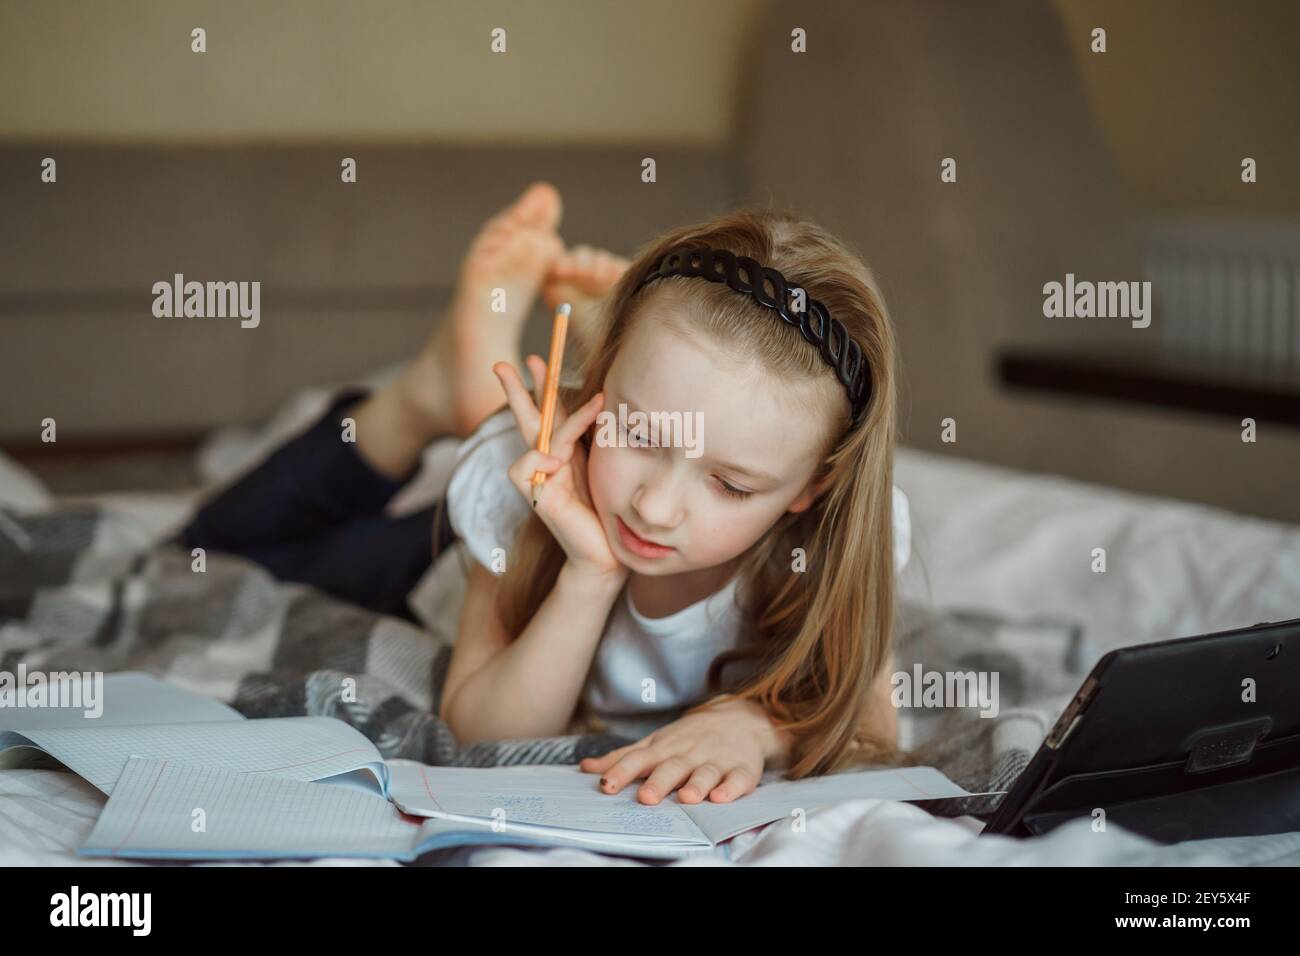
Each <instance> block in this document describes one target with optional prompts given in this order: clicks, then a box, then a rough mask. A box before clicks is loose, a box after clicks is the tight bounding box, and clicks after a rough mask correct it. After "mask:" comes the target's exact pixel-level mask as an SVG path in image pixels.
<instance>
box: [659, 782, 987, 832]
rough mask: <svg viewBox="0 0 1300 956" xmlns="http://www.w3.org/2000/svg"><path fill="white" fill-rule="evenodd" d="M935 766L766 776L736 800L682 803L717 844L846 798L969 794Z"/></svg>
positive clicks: (902, 797)
mask: <svg viewBox="0 0 1300 956" xmlns="http://www.w3.org/2000/svg"><path fill="white" fill-rule="evenodd" d="M969 796H973V794H971V793H969V792H968V791H966V790H963V789H962V788H961V787H959V786H957V784H955V783H953V782H952V781H951V780H949V779H948V778H947V777H946V776H944V775H943V774H942V773H940V772H939V771H938V770H936V769H935V768H934V767H888V768H882V769H880V770H859V771H854V772H851V773H834V774H827V775H825V776H821V777H805V778H804V779H802V780H784V779H781V778H780V776H779V774H771V773H770V772H769V775H765V778H764V781H763V783H761V784H760V785H759V786H758V787H756V788H755V789H754V791H753V792H752V793H749V794H747V795H745V796H744V797H741V798H740V799H739V800H734V801H732V802H731V803H707V802H706V803H695V804H683V805H682V810H683V811H684V812H685V813H686V815H687V816H689V817H690V818H691V819H692V820H694V821H695V823H696V824H698V825H699V828H700V830H701V831H703V832H704V834H705V835H706V836H707V837H708V838H709V839H710V840H712V841H713V842H714V843H719V842H721V841H723V840H726V839H729V838H730V837H733V836H735V835H736V834H737V833H744V832H745V831H746V830H751V829H753V828H754V827H761V826H763V825H764V824H767V823H771V822H772V821H774V820H780V819H783V818H790V817H792V815H793V814H794V812H795V811H796V810H798V809H802V810H805V811H812V810H815V809H817V808H819V807H826V806H830V805H831V804H834V803H843V802H844V801H846V800H863V799H877V800H903V801H909V800H937V799H943V798H947V797H969Z"/></svg>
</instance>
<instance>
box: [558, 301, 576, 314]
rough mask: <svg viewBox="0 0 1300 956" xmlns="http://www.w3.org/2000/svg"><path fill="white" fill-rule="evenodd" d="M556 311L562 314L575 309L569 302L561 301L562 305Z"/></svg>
mask: <svg viewBox="0 0 1300 956" xmlns="http://www.w3.org/2000/svg"><path fill="white" fill-rule="evenodd" d="M555 311H556V312H558V313H560V315H568V314H569V313H570V312H572V311H573V306H571V305H569V303H567V302H561V303H560V307H559V308H558V309H556V310H555Z"/></svg>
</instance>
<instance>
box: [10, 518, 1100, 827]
mask: <svg viewBox="0 0 1300 956" xmlns="http://www.w3.org/2000/svg"><path fill="white" fill-rule="evenodd" d="M134 520H135V519H134V518H133V517H132V516H130V515H128V514H124V513H119V512H118V511H115V510H114V509H112V508H110V507H107V506H104V505H99V504H94V505H91V504H81V505H74V504H67V503H64V504H60V505H57V506H56V507H55V508H53V509H52V510H49V511H46V512H44V513H38V514H20V513H16V512H14V511H12V510H6V509H0V670H4V671H8V672H10V673H14V672H15V671H16V669H17V667H18V665H19V664H20V663H22V664H25V665H26V668H27V670H28V671H32V670H43V671H73V670H75V671H102V672H106V673H107V672H113V671H121V670H140V671H146V672H149V673H152V674H154V675H156V676H158V677H160V678H162V679H165V680H169V681H171V682H173V683H176V684H178V685H180V686H183V687H185V688H188V689H190V690H194V691H197V692H200V693H205V694H208V695H210V696H212V697H215V698H218V699H220V700H222V701H225V702H226V703H228V704H230V705H231V706H232V707H234V708H235V709H236V710H238V711H240V712H241V713H243V714H244V715H245V716H247V717H287V716H302V715H325V716H330V717H336V718H339V719H341V720H344V721H346V722H348V723H349V724H352V725H353V726H355V727H356V728H357V729H358V730H360V731H361V732H362V733H364V734H365V735H366V736H367V737H368V738H369V739H370V740H372V741H373V742H374V743H375V745H376V747H377V748H378V749H379V751H380V752H381V753H382V754H383V755H384V756H385V757H404V758H409V759H413V760H418V761H421V762H423V763H426V764H430V765H442V766H460V767H467V766H472V767H484V766H500V765H518V764H543V763H545V764H554V763H576V762H578V761H579V760H581V759H582V758H583V757H586V756H593V755H599V754H602V753H604V752H606V751H607V750H609V749H610V748H612V747H615V746H621V745H623V744H626V743H629V742H630V741H629V740H627V739H626V738H622V737H616V736H610V735H603V734H578V735H573V736H563V737H551V738H543V739H529V740H509V741H500V742H494V743H476V744H472V745H468V746H461V745H460V744H458V743H457V741H456V740H455V738H454V737H453V736H452V734H451V733H450V731H449V730H448V728H447V726H446V724H445V723H444V722H443V721H442V720H441V719H440V718H439V717H438V716H437V710H438V706H437V704H438V699H439V694H440V692H441V689H442V684H443V680H444V678H445V675H446V671H447V666H448V662H449V660H450V655H451V647H450V645H449V644H448V643H447V642H446V641H445V640H444V639H442V638H439V637H437V636H435V635H432V634H430V633H428V632H425V631H422V630H420V629H419V628H417V627H415V626H413V625H411V624H408V623H406V622H404V621H401V620H397V619H394V618H391V617H386V616H383V615H379V614H376V613H373V612H370V611H367V610H365V609H362V608H358V607H356V606H354V605H351V604H347V603H344V602H342V601H339V600H337V599H335V598H332V597H330V596H328V595H326V594H323V593H321V592H319V591H316V590H314V589H312V588H309V587H305V586H303V585H298V584H289V583H284V582H280V581H277V580H276V579H274V578H273V577H271V576H270V575H269V574H268V573H267V572H266V571H265V570H263V569H262V568H261V567H260V566H258V565H256V564H253V563H250V562H248V561H245V560H242V559H239V558H235V557H231V556H226V555H220V554H212V553H209V554H208V555H207V556H206V568H205V569H204V570H203V571H201V572H199V571H195V570H194V569H193V568H192V566H191V558H190V554H189V552H187V551H183V550H181V549H179V548H177V547H175V546H172V545H168V544H165V543H164V544H158V543H157V542H156V541H154V540H152V536H151V535H150V534H149V533H148V532H146V531H143V530H141V529H140V528H138V527H135V526H133V521H134ZM1084 656H1085V655H1084V654H1083V653H1082V648H1081V643H1080V633H1079V629H1078V628H1074V627H1071V626H1069V625H1068V624H1067V625H1061V624H1058V623H1055V622H1030V623H1026V622H1021V623H1015V622H1008V621H1003V620H999V619H996V618H990V617H980V616H976V615H963V614H957V613H951V612H950V613H936V612H933V611H929V610H927V609H925V608H922V607H918V606H906V605H905V606H904V611H903V614H902V615H901V621H900V633H899V637H898V652H897V663H898V666H899V668H900V670H903V671H910V670H912V669H913V668H914V667H915V666H916V665H918V664H919V665H921V667H923V668H924V669H926V670H936V671H952V670H960V671H986V672H987V671H993V670H996V671H997V672H998V674H999V708H998V713H997V715H996V716H994V717H980V716H979V714H978V712H977V711H976V710H974V709H973V708H971V707H956V708H954V707H945V708H939V709H934V710H930V709H903V710H901V711H900V725H901V726H902V727H903V731H904V742H905V743H908V742H911V743H912V744H915V745H916V748H917V756H918V758H919V760H920V762H923V763H928V764H931V765H933V766H936V767H938V768H939V769H940V770H942V771H944V772H945V773H947V774H948V775H949V776H950V777H951V778H952V779H953V780H955V781H956V782H957V783H959V784H961V785H962V786H964V787H966V788H967V789H968V790H972V791H975V792H979V791H988V790H1005V789H1007V787H1009V786H1010V784H1011V783H1012V782H1013V781H1014V779H1015V777H1016V776H1017V775H1018V774H1019V773H1020V771H1021V770H1023V769H1024V766H1025V764H1026V762H1027V761H1028V759H1029V757H1030V756H1031V755H1032V753H1033V751H1034V750H1035V748H1036V747H1037V746H1038V744H1039V742H1040V741H1041V740H1042V738H1043V736H1044V735H1045V733H1046V732H1047V730H1048V728H1049V726H1050V723H1051V721H1052V720H1053V719H1054V718H1055V716H1056V715H1057V714H1058V713H1059V712H1060V710H1061V708H1062V707H1064V705H1065V703H1066V702H1067V700H1068V698H1069V695H1070V694H1071V693H1072V692H1073V691H1074V689H1075V688H1076V686H1077V684H1078V683H1079V680H1080V675H1081V673H1082V671H1083V668H1084V666H1085V664H1086V663H1087V661H1085V660H1084ZM345 687H347V688H349V689H350V690H351V691H353V692H352V693H346V694H345V693H344V692H343V690H344V688H345ZM995 803H996V798H994V799H992V800H990V799H989V798H976V799H975V800H970V801H961V802H956V803H953V802H949V803H947V804H945V805H944V806H943V807H937V806H936V807H932V809H935V810H936V812H941V813H944V814H956V813H965V812H974V813H981V812H988V811H989V810H991V809H992V807H993V806H994V805H995Z"/></svg>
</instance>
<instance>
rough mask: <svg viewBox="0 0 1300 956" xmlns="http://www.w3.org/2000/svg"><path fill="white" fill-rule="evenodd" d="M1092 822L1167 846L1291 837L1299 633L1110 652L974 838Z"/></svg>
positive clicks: (1299, 777)
mask: <svg viewBox="0 0 1300 956" xmlns="http://www.w3.org/2000/svg"><path fill="white" fill-rule="evenodd" d="M1252 698H1253V699H1252ZM1097 811H1103V812H1104V818H1105V821H1106V824H1107V825H1108V826H1109V825H1111V824H1116V825H1119V826H1121V827H1123V828H1125V829H1127V830H1131V831H1133V832H1135V833H1139V834H1142V835H1143V836H1147V837H1150V838H1151V839H1153V840H1157V841H1159V842H1162V843H1176V842H1179V841H1182V840H1199V839H1209V838H1212V837H1227V836H1257V835H1260V834H1267V833H1282V832H1286V831H1291V830H1300V619H1295V620H1290V621H1284V622H1281V623H1277V624H1272V623H1265V624H1257V625H1255V626H1254V627H1248V628H1240V629H1237V630H1232V631H1222V632H1219V633H1215V634H1204V635H1200V636H1197V637H1188V638H1181V639H1178V640H1171V641H1161V642H1159V643H1156V644H1143V645H1139V646H1136V647H1126V648H1120V649H1118V650H1114V651H1111V652H1110V653H1109V654H1107V655H1106V656H1105V657H1103V658H1102V659H1101V660H1100V661H1099V662H1098V663H1097V665H1096V666H1095V667H1094V668H1093V670H1092V673H1091V674H1089V675H1088V678H1087V679H1086V680H1085V681H1084V682H1083V685H1082V686H1081V687H1080V688H1079V690H1078V692H1077V693H1076V694H1075V696H1074V698H1073V700H1071V702H1070V704H1069V705H1068V706H1067V707H1066V709H1065V711H1064V712H1063V713H1062V715H1061V717H1060V719H1059V720H1058V721H1057V722H1056V725H1055V726H1054V727H1053V728H1052V731H1051V733H1049V734H1048V735H1047V738H1046V739H1045V740H1044V741H1043V744H1042V746H1040V747H1039V749H1038V753H1037V754H1035V756H1034V758H1033V760H1031V761H1030V763H1029V765H1028V766H1027V767H1026V768H1025V771H1024V773H1022V774H1021V775H1020V777H1019V778H1018V779H1017V780H1016V783H1015V785H1014V786H1013V787H1012V789H1011V791H1010V792H1009V793H1008V794H1007V796H1006V797H1005V798H1004V799H1003V801H1002V804H1001V805H1000V806H999V808H998V810H997V812H996V813H995V814H994V815H993V817H992V819H991V820H990V821H989V823H988V825H987V826H986V827H985V828H984V831H983V833H986V834H987V833H1003V834H1009V835H1012V836H1032V835H1038V834H1043V833H1047V832H1049V831H1050V830H1053V829H1055V828H1056V827H1058V826H1060V825H1061V824H1062V823H1065V822H1066V821H1068V820H1072V819H1075V818H1078V817H1085V818H1092V819H1100V818H1101V814H1099V813H1098V812H1097Z"/></svg>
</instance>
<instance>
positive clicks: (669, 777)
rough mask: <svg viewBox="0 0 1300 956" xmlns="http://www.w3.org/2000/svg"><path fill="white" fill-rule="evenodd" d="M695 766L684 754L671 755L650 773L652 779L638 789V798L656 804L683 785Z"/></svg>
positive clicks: (643, 801)
mask: <svg viewBox="0 0 1300 956" xmlns="http://www.w3.org/2000/svg"><path fill="white" fill-rule="evenodd" d="M693 769H694V767H693V766H692V764H691V761H689V760H687V759H686V758H685V757H683V756H680V755H679V756H675V757H669V758H668V759H667V760H665V761H664V762H663V763H661V764H659V766H657V767H655V769H654V772H653V773H651V774H650V779H649V780H647V781H646V782H645V783H643V784H642V785H641V789H640V790H638V791H637V793H636V796H637V799H638V800H640V801H641V802H642V803H649V804H652V805H653V804H656V803H658V802H659V801H660V800H662V799H663V798H664V797H666V796H668V794H670V793H672V792H673V791H674V790H676V789H677V788H678V786H680V785H681V783H682V781H684V780H685V779H686V778H687V777H689V776H690V774H691V771H692V770H693Z"/></svg>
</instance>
